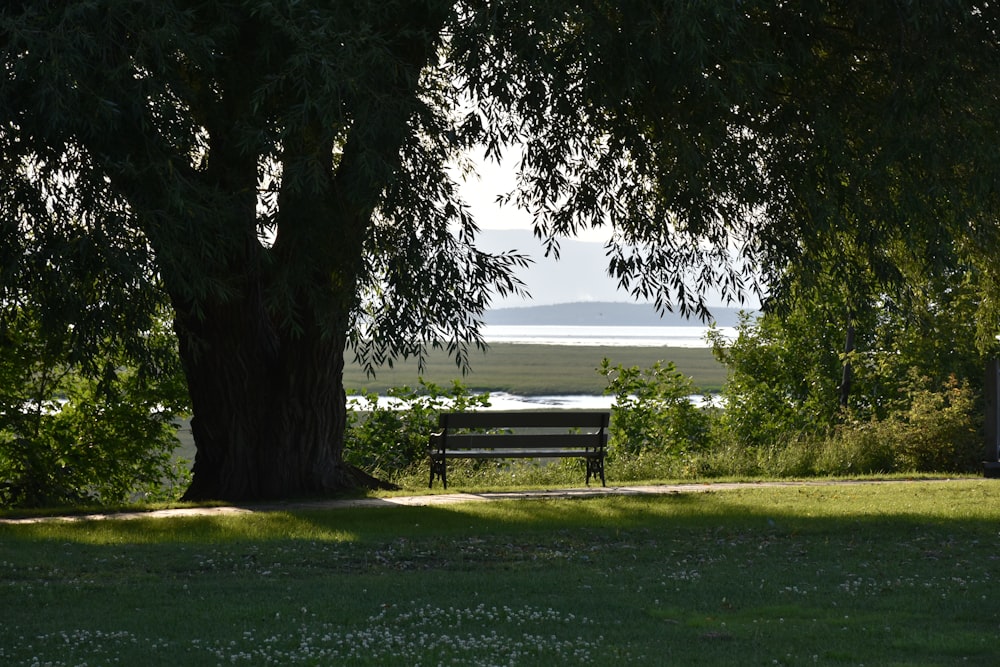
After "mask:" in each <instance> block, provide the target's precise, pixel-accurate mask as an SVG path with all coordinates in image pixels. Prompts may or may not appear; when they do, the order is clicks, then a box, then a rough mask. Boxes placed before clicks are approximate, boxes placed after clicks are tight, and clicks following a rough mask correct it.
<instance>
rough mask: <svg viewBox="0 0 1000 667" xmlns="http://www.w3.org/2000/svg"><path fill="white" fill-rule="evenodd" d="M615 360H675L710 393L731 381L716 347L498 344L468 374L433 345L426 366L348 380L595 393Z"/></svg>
mask: <svg viewBox="0 0 1000 667" xmlns="http://www.w3.org/2000/svg"><path fill="white" fill-rule="evenodd" d="M604 357H610V358H611V359H612V361H614V363H616V364H623V365H624V366H638V367H640V368H648V367H650V366H652V365H653V364H654V363H656V362H657V361H663V360H671V361H673V362H674V363H675V365H676V366H677V369H678V370H679V371H681V372H682V373H684V374H685V375H687V376H691V377H692V378H693V379H694V383H695V384H696V385H697V386H698V387H699V388H700V389H701V391H705V392H717V391H720V390H721V389H722V385H723V384H724V383H725V380H726V368H725V366H723V365H722V364H721V363H719V361H718V360H717V359H716V358H715V357H714V356H713V355H712V350H711V348H708V347H699V348H686V347H627V346H622V347H599V346H589V345H580V346H576V345H530V344H521V343H495V344H492V345H490V347H489V349H488V350H487V351H486V352H484V353H481V354H479V353H474V354H473V355H472V357H471V359H470V366H471V368H470V372H469V373H468V374H465V375H463V373H462V371H461V369H459V368H458V367H457V366H456V365H455V361H454V360H453V359H451V358H450V357H449V356H448V355H447V354H446V353H445V352H444V351H443V350H431V351H430V352H429V353H428V358H427V360H426V364H425V367H424V370H423V371H419V370H418V367H417V363H416V362H415V361H407V360H403V361H399V362H397V363H395V364H394V365H393V366H392V367H391V368H389V367H383V368H379V369H378V375H377V378H376V379H374V380H373V379H371V378H369V377H368V376H367V375H366V374H365V372H364V370H363V369H361V368H360V367H356V366H354V365H349V366H348V367H347V368H345V369H344V384H345V386H346V387H348V388H350V389H361V388H367V389H368V390H370V391H375V392H384V391H385V390H387V389H389V388H391V387H399V386H402V385H409V386H411V387H412V386H416V385H417V379H418V378H419V377H423V378H424V379H425V380H427V381H428V382H433V383H435V384H438V385H440V386H443V387H446V386H449V385H450V384H451V382H452V381H453V380H455V379H460V380H461V381H462V382H464V383H465V384H466V385H467V386H468V387H469V388H470V389H472V390H474V391H492V392H497V391H505V392H510V393H514V394H519V395H528V396H532V395H534V396H538V395H544V394H594V395H599V394H601V393H602V392H603V391H604V388H605V387H606V386H607V380H606V379H605V378H604V377H602V376H601V375H599V374H598V373H597V368H598V367H599V366H600V365H601V359H603V358H604Z"/></svg>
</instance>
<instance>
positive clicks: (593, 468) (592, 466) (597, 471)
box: [586, 458, 607, 486]
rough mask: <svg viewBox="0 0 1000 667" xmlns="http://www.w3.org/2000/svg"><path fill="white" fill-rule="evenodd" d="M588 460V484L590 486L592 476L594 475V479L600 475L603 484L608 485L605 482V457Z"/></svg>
mask: <svg viewBox="0 0 1000 667" xmlns="http://www.w3.org/2000/svg"><path fill="white" fill-rule="evenodd" d="M586 461H587V486H590V478H591V476H593V478H594V479H597V478H598V477H600V478H601V486H607V485H606V484H605V483H604V459H603V458H599V459H598V458H588V459H586Z"/></svg>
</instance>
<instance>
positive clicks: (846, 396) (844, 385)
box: [840, 313, 854, 410]
mask: <svg viewBox="0 0 1000 667" xmlns="http://www.w3.org/2000/svg"><path fill="white" fill-rule="evenodd" d="M853 353H854V316H853V315H852V314H850V313H848V315H847V339H846V340H845V341H844V367H843V374H842V375H841V378H840V409H841V410H846V409H847V406H848V404H849V403H850V400H851V384H852V382H853V380H854V368H853V366H852V362H851V355H852V354H853Z"/></svg>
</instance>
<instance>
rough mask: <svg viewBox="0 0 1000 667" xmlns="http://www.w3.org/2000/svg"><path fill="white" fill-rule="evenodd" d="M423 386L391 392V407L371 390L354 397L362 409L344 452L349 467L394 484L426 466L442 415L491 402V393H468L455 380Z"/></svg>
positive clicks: (353, 414) (355, 417)
mask: <svg viewBox="0 0 1000 667" xmlns="http://www.w3.org/2000/svg"><path fill="white" fill-rule="evenodd" d="M419 384H420V386H419V387H418V388H411V387H408V386H403V387H393V388H392V389H389V391H388V392H387V397H388V399H389V401H387V403H388V404H385V403H383V404H382V405H380V404H379V402H378V395H377V394H374V393H370V392H362V393H361V394H359V395H357V396H355V397H353V398H354V399H355V400H356V402H357V403H358V405H359V407H358V409H356V410H353V411H352V412H351V413H350V415H349V417H348V425H347V433H346V434H345V450H344V451H345V458H346V459H347V461H348V462H349V463H351V464H353V465H355V466H357V467H359V468H361V469H362V470H366V471H368V472H370V473H372V474H373V475H375V476H376V477H380V478H381V479H384V480H386V481H394V480H396V479H398V478H399V477H400V476H402V475H405V474H406V473H407V472H409V471H410V469H411V468H413V467H414V466H416V465H424V464H425V463H426V462H427V443H428V436H429V435H430V433H432V432H433V431H435V430H436V429H437V425H438V414H439V413H441V412H444V411H450V410H454V411H463V410H474V409H476V408H482V407H488V406H489V404H490V402H489V399H490V396H489V394H470V393H469V391H468V389H467V388H466V387H465V385H464V384H462V383H461V382H459V381H457V380H456V381H455V382H453V383H452V385H451V387H450V389H442V388H441V387H439V386H438V385H436V384H433V383H429V382H424V380H423V378H420V379H419Z"/></svg>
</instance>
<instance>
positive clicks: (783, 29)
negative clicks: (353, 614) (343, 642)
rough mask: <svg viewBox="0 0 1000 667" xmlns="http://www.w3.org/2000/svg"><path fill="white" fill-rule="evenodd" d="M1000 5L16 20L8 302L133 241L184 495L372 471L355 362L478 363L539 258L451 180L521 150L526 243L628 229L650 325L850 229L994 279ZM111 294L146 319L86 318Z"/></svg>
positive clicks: (627, 263) (8, 52)
mask: <svg viewBox="0 0 1000 667" xmlns="http://www.w3.org/2000/svg"><path fill="white" fill-rule="evenodd" d="M996 11H997V10H996V9H994V8H993V7H992V6H990V5H987V4H986V3H981V2H980V3H977V2H958V1H955V2H941V3H928V6H923V5H920V6H914V5H912V3H908V2H902V1H901V0H900V1H888V0H887V1H882V2H874V3H873V2H867V1H862V0H854V1H852V0H841V1H836V0H828V1H826V2H802V3H797V2H782V3H775V2H771V1H767V2H765V1H763V0H762V1H760V2H754V1H745V2H734V1H732V0H730V1H728V2H722V1H718V2H712V1H707V2H695V3H691V2H679V1H678V2H669V1H667V2H649V1H640V0H624V1H619V2H601V1H593V2H572V1H566V0H539V1H535V0H494V1H476V0H452V1H445V0H380V1H379V2H374V1H367V0H350V1H329V0H327V1H325V2H321V1H319V0H300V1H298V2H277V1H270V2H268V1H265V0H244V1H236V0H231V1H225V0H222V1H215V2H204V1H196V0H164V1H162V2H156V3H136V2H131V1H127V0H87V1H84V0H80V1H77V2H65V1H56V0H51V1H46V0H30V1H22V2H17V1H14V2H8V3H7V4H6V6H5V8H4V9H2V10H0V53H2V55H0V58H2V67H3V69H4V76H3V77H2V79H0V152H2V155H3V161H2V163H0V192H2V193H3V200H2V209H0V219H2V224H3V227H2V232H0V234H2V236H3V240H4V246H3V255H4V256H3V259H4V263H3V266H2V268H0V271H2V272H3V273H2V274H0V276H2V283H0V287H2V289H4V290H5V294H8V293H9V292H10V290H16V289H21V288H20V287H19V284H21V283H22V280H23V279H25V277H26V276H27V275H28V274H29V273H30V271H29V268H28V267H27V266H26V265H25V263H24V262H22V261H21V260H22V259H23V258H25V257H34V258H38V257H42V256H46V253H45V252H40V249H42V248H46V247H50V246H51V245H52V244H53V243H56V240H58V239H64V238H66V237H73V238H79V239H82V242H81V243H79V244H75V245H72V246H71V247H66V248H65V253H66V254H69V255H72V256H74V257H77V258H81V257H82V258H83V259H81V264H84V265H87V266H92V262H93V257H92V255H91V254H88V253H90V252H91V250H90V249H91V248H92V247H93V244H95V243H97V244H101V243H110V244H112V245H113V246H114V247H119V246H121V247H129V248H131V249H132V251H133V252H134V253H135V255H136V256H137V259H136V261H135V264H134V266H135V269H134V270H130V269H128V267H127V265H124V264H122V263H120V262H117V263H113V264H108V266H109V267H110V266H113V267H114V269H115V272H114V273H113V274H109V275H107V276H106V278H105V280H109V281H115V280H126V281H137V282H138V283H141V284H142V285H144V286H148V285H152V286H154V287H155V288H157V289H160V290H161V293H162V294H163V295H164V298H166V299H168V300H169V303H170V304H171V306H172V308H173V312H174V316H175V330H176V332H177V336H178V340H179V344H180V351H181V357H182V360H183V363H184V368H185V373H186V376H187V381H188V388H189V393H190V397H191V401H192V404H193V409H194V414H195V418H194V424H193V430H194V436H195V440H196V443H197V446H198V454H197V459H196V462H195V466H194V482H193V484H192V486H191V488H190V489H189V491H188V494H187V496H188V497H189V498H223V499H248V498H269V497H282V496H292V495H306V494H321V493H327V492H331V491H336V490H338V489H342V488H345V487H349V486H354V485H357V484H360V483H370V482H371V481H372V480H369V479H366V478H365V477H364V476H363V475H362V474H361V473H360V472H359V471H355V470H353V469H351V468H350V467H349V466H347V465H345V464H344V461H343V456H342V454H343V451H342V450H343V431H344V424H345V414H346V408H345V401H344V392H343V386H342V370H343V366H344V363H345V351H348V350H353V351H354V353H355V354H356V355H357V356H358V358H359V360H360V361H361V363H365V364H368V365H370V366H373V367H374V366H377V365H378V364H380V363H382V362H384V361H386V360H387V359H391V358H392V357H393V356H396V355H400V354H404V355H407V354H420V351H421V350H422V349H423V348H424V347H425V346H427V345H445V346H447V347H448V348H449V349H450V350H451V351H452V352H453V353H454V354H455V356H456V358H457V360H458V361H459V362H460V363H462V362H464V360H465V357H466V354H467V349H468V346H470V345H475V344H479V343H480V342H481V340H480V338H479V335H478V324H479V317H480V316H481V314H482V312H483V311H484V309H485V308H486V307H487V306H488V304H489V300H490V296H491V294H493V293H495V292H497V291H500V292H504V291H510V290H518V289H519V288H520V286H519V283H518V282H517V280H516V277H515V274H514V271H515V269H516V268H517V267H518V266H519V265H520V264H522V263H523V258H521V257H520V256H518V255H517V254H514V253H512V254H502V255H488V254H484V253H482V252H479V251H477V250H476V249H475V246H474V244H473V242H474V239H475V232H476V225H475V221H473V220H472V219H471V218H470V217H469V214H468V212H467V210H466V208H465V206H464V204H463V203H462V201H461V200H460V197H459V196H458V192H457V185H456V182H455V181H456V179H457V178H458V174H460V173H462V172H463V170H464V168H465V167H467V166H468V165H466V164H464V163H463V156H464V155H468V154H469V151H472V150H477V149H478V150H481V151H483V152H484V153H485V157H486V158H489V159H493V158H500V157H501V156H503V155H504V154H506V153H507V152H508V151H509V150H510V149H511V147H514V146H517V147H520V150H521V151H522V157H521V160H520V163H519V165H518V167H519V175H520V180H519V187H518V189H517V191H516V192H514V193H511V200H512V201H513V202H515V203H517V204H518V205H520V206H522V207H524V208H526V209H528V210H529V211H531V212H532V213H533V214H534V216H535V221H536V230H537V232H538V234H539V236H540V237H541V238H543V239H545V240H547V241H549V242H550V243H551V244H552V246H553V249H555V250H557V249H558V238H559V237H561V236H567V235H572V234H574V233H576V232H577V231H579V230H580V229H582V228H585V227H588V226H593V225H607V226H610V228H611V229H612V241H611V242H610V243H609V247H608V252H609V262H610V264H609V269H610V270H611V271H612V272H613V273H614V274H615V275H616V276H618V278H619V279H620V280H621V282H622V285H623V287H624V288H626V289H629V290H631V291H632V292H633V293H635V294H636V295H639V296H652V297H654V298H655V299H656V301H657V304H658V306H660V307H663V308H666V307H679V308H680V309H681V310H683V311H685V312H695V313H698V314H701V315H705V314H706V313H707V309H706V308H705V303H704V299H703V296H702V295H703V294H704V292H705V290H706V288H707V287H709V286H716V287H719V286H721V287H722V288H723V290H724V292H725V293H726V294H728V295H738V294H740V293H741V292H742V291H743V290H744V289H746V288H748V287H749V288H751V289H753V288H754V287H755V286H754V285H753V284H750V285H747V284H745V282H744V280H745V276H746V275H747V273H746V269H747V268H748V267H750V266H753V265H757V266H758V267H759V268H761V269H762V270H763V273H762V275H765V276H767V275H768V272H769V271H776V269H775V268H774V267H781V268H782V269H783V268H784V267H785V266H786V265H787V262H788V261H789V260H792V261H798V262H800V263H802V264H807V263H808V261H809V258H810V256H811V253H815V252H817V251H819V250H821V249H822V247H823V241H822V239H823V238H824V236H825V235H830V234H843V233H848V234H852V235H853V236H854V237H856V240H857V247H861V248H864V247H873V246H877V245H879V244H880V243H883V242H885V241H886V240H887V239H892V240H895V241H900V242H905V243H906V244H907V247H910V248H912V249H913V250H914V252H915V253H916V254H918V255H921V257H923V258H924V259H928V258H930V259H933V244H934V243H935V242H936V241H937V240H940V238H942V237H943V236H946V237H951V236H954V235H956V234H961V235H962V237H963V238H964V239H966V240H967V241H968V242H969V247H970V248H972V249H975V250H976V251H977V252H981V253H983V257H982V258H981V259H983V261H984V263H988V262H989V253H988V252H985V251H983V250H982V249H983V248H996V247H998V246H1000V244H998V243H996V241H997V239H996V232H995V224H994V222H995V219H996V218H995V211H996V209H995V208H991V207H995V198H996V187H995V183H996V178H995V176H996V173H997V171H996V163H997V158H996V155H995V153H996V149H995V146H996V145H997V141H996V139H997V128H996V119H997V118H998V117H1000V114H998V113H997V111H998V104H997V99H996V96H997V92H996V91H997V87H996V86H994V85H992V84H993V81H994V80H995V78H996V72H997V71H1000V70H998V69H997V60H998V54H997V42H998V40H997V34H996V16H995V14H996ZM990 244H992V245H990ZM49 254H50V255H51V253H49ZM873 256H879V255H878V253H873ZM59 264H60V260H59V259H58V257H57V258H56V259H53V260H52V261H49V262H41V263H37V262H36V263H34V264H32V266H33V268H34V270H35V271H41V272H42V273H56V272H58V270H59V268H60V267H59ZM98 265H99V264H98ZM99 266H103V265H99ZM149 267H152V270H150V268H149ZM92 274H93V271H90V272H88V274H87V275H92ZM137 276H138V277H137ZM54 293H55V292H54V291H52V290H49V291H44V290H43V291H40V292H39V293H38V295H37V296H38V298H39V299H44V298H46V294H47V295H48V296H50V297H51V296H53V294H54ZM86 293H87V290H82V291H81V292H80V294H76V293H71V294H66V293H65V291H58V294H56V296H57V297H58V298H55V299H53V301H60V302H62V303H64V304H65V303H66V302H72V303H76V301H77V299H78V298H83V296H85V295H86ZM109 293H115V294H117V292H115V291H114V290H111V291H110V292H109ZM146 293H147V292H146V291H144V292H143V294H146ZM119 296H120V295H119ZM3 298H7V297H6V296H5V297H3ZM109 303H114V304H115V305H116V306H117V307H118V308H125V309H128V308H129V305H128V302H127V299H125V300H124V301H122V300H117V301H114V302H112V301H109V300H103V301H102V302H101V303H99V304H97V305H96V306H94V305H92V307H97V308H98V310H102V309H104V307H105V306H107V305H108V304H109ZM143 303H145V299H141V300H139V301H138V304H139V305H141V304H143ZM58 312H63V313H67V314H75V315H76V316H77V317H76V319H75V320H74V322H73V325H74V326H73V328H72V332H73V335H74V336H76V337H78V338H80V340H81V341H82V342H85V341H86V339H87V338H88V337H98V336H100V335H103V333H102V329H101V326H100V324H101V318H92V317H88V314H89V313H90V311H89V310H88V308H87V307H86V306H85V305H79V307H74V308H66V307H61V308H60V309H59V311H58ZM120 331H121V328H120V327H119V332H120ZM348 353H349V352H348Z"/></svg>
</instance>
